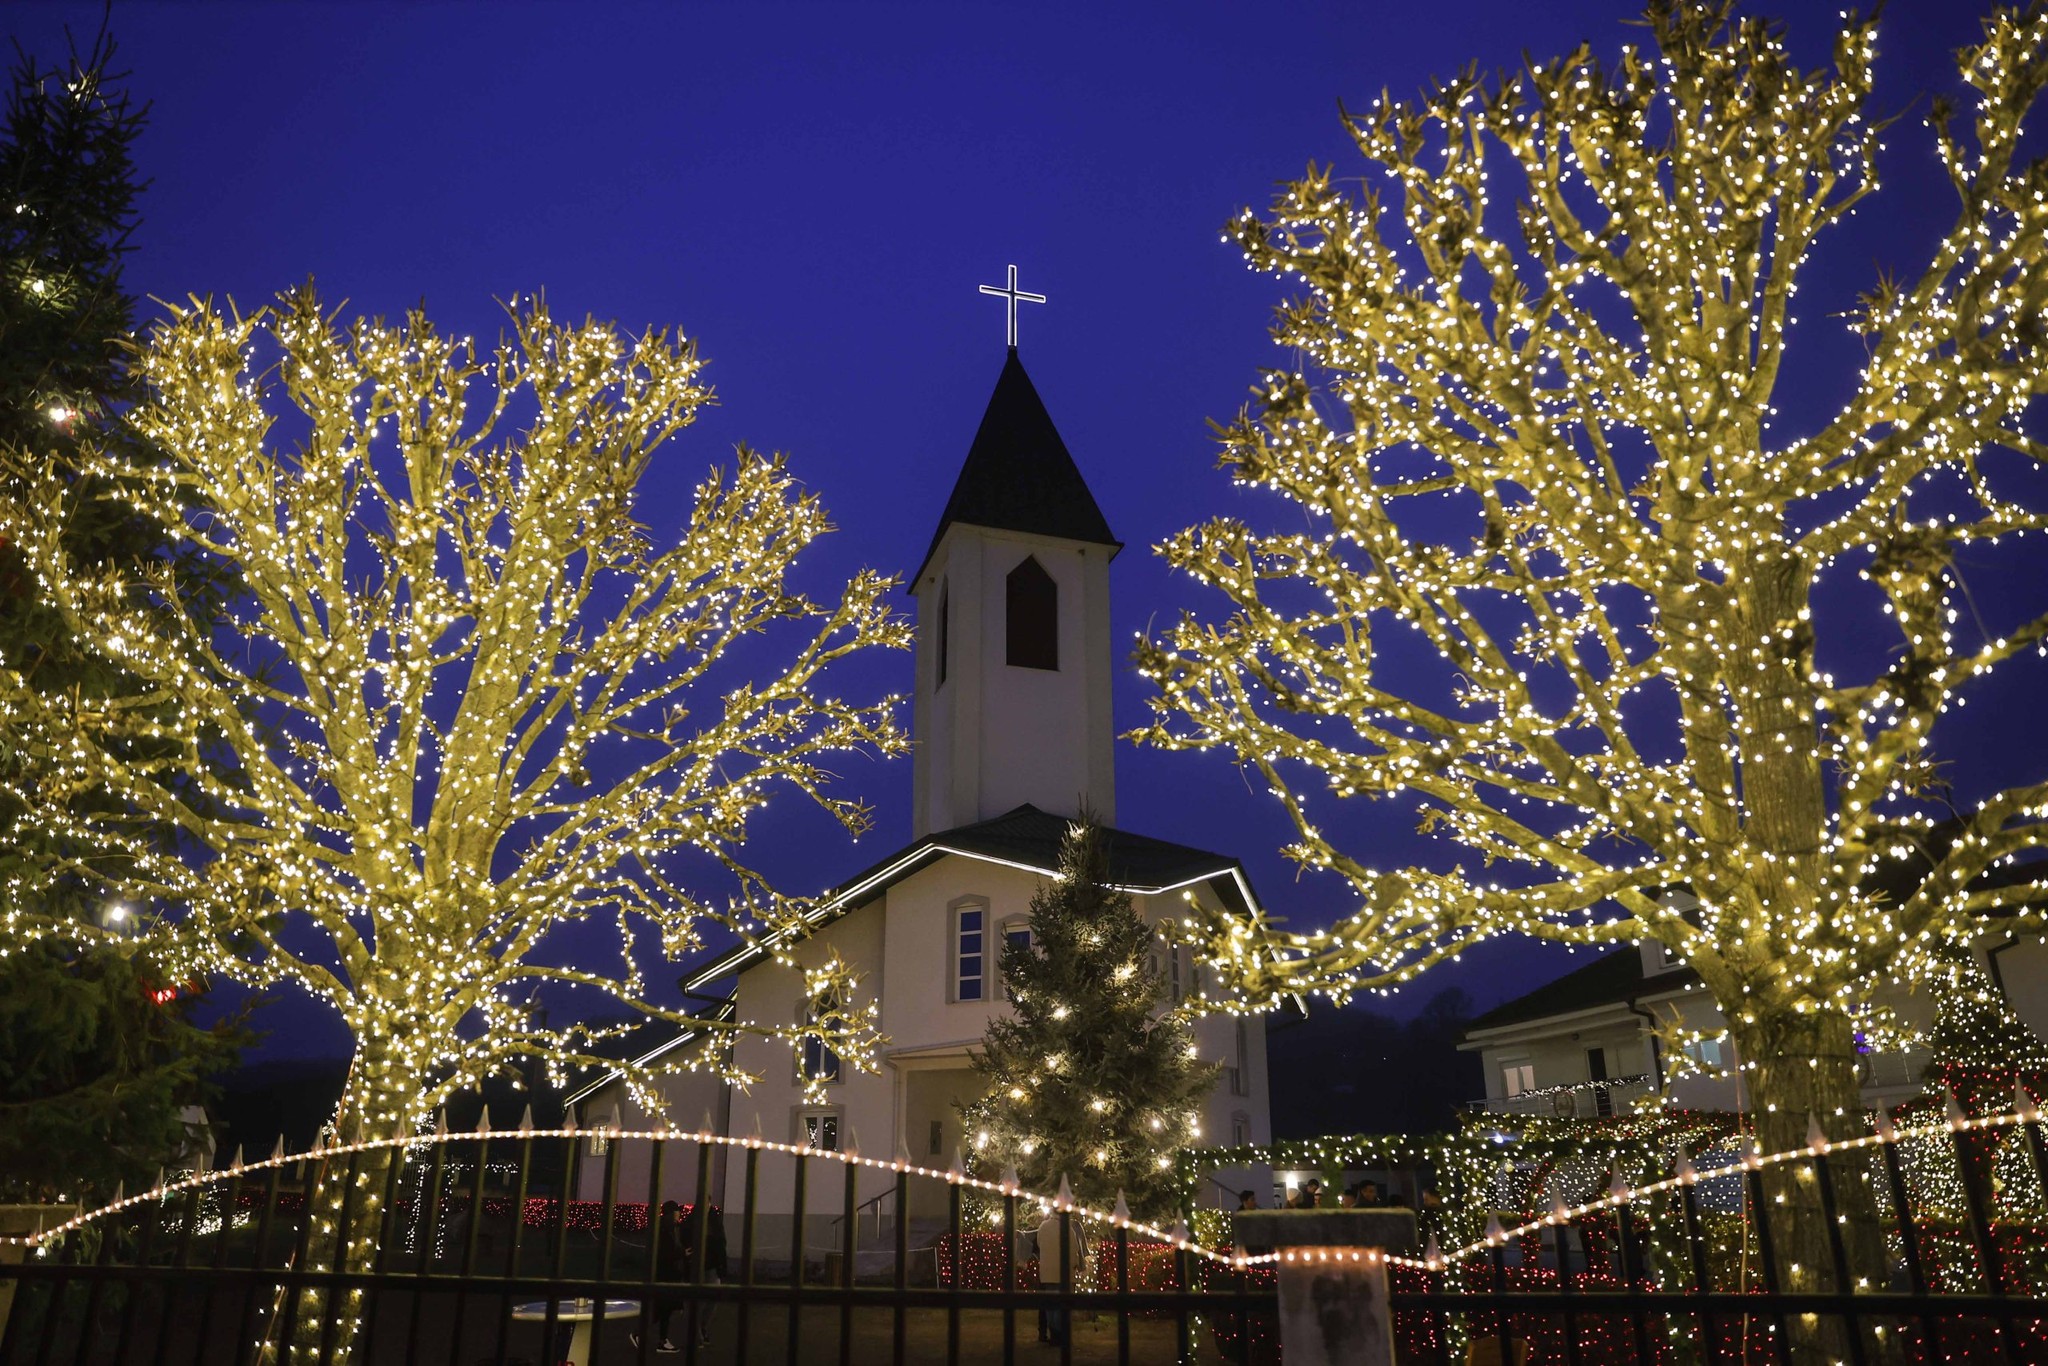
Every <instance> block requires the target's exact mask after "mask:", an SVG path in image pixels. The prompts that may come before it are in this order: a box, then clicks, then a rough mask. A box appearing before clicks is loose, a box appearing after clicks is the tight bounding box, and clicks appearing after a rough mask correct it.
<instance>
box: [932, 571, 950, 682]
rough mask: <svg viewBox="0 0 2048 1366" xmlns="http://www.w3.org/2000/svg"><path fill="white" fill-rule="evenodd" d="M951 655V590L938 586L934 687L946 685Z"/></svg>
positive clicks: (945, 586) (948, 585) (947, 586)
mask: <svg viewBox="0 0 2048 1366" xmlns="http://www.w3.org/2000/svg"><path fill="white" fill-rule="evenodd" d="M952 653H953V589H952V586H951V585H950V584H946V583H941V584H940V585H939V650H938V655H939V678H938V682H937V683H935V684H933V685H932V686H934V687H940V688H943V687H944V686H945V685H946V664H947V662H948V659H949V657H950V656H951V655H952Z"/></svg>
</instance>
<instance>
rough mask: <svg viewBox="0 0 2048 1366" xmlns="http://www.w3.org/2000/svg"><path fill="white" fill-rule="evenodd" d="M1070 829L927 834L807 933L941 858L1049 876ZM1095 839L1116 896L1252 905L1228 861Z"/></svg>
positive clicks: (1028, 814) (600, 1077)
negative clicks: (1211, 896)
mask: <svg viewBox="0 0 2048 1366" xmlns="http://www.w3.org/2000/svg"><path fill="white" fill-rule="evenodd" d="M1070 824H1072V822H1071V821H1070V820H1068V819H1067V818H1066V817H1065V816H1055V815H1052V814H1050V813H1049V812H1045V811H1040V810H1039V809H1038V808H1037V807H1035V806H1032V805H1031V804H1029V803H1028V802H1027V803H1026V804H1024V805H1023V806H1020V807H1017V808H1015V809H1014V810H1010V811H1005V812H1004V813H1003V814H1002V815H1000V816H995V817H992V818H990V819H988V820H985V821H976V822H975V823H974V824H972V825H962V826H956V827H955V828H953V829H951V830H941V831H940V832H938V833H937V834H935V835H926V836H925V837H924V838H923V839H921V840H917V841H915V842H913V843H912V844H910V845H909V846H907V847H906V848H904V849H901V850H899V851H897V852H896V853H895V854H892V855H890V856H889V857H888V858H885V859H883V860H882V861H881V862H880V863H877V864H875V865H874V866H873V867H871V868H869V869H867V870H866V871H865V872H863V873H861V874H860V875H858V876H857V877H854V878H851V879H849V880H848V881H846V882H844V883H842V884H840V886H839V887H838V888H836V889H835V890H833V891H832V892H830V893H829V894H827V895H826V896H824V897H823V898H821V899H820V900H819V903H818V908H817V910H816V911H815V912H814V913H813V914H812V916H811V920H810V924H811V927H812V928H813V929H815V928H817V927H818V926H820V925H825V924H829V923H830V922H832V921H834V920H837V919H838V918H839V917H840V916H843V915H845V914H846V913H847V912H849V911H855V910H858V909H860V908H861V907H862V906H865V905H867V904H869V903H870V902H872V901H874V900H875V899H876V898H877V897H879V896H881V895H882V894H883V893H884V892H886V891H888V890H889V888H891V887H893V886H895V885H896V884H897V883H899V882H901V881H902V880H903V879H904V878H907V877H909V876H910V875H911V874H912V873H915V872H917V871H918V870H919V869H921V868H925V867H928V866H930V865H931V864H933V863H936V862H937V861H938V860H940V859H942V858H944V857H946V856H947V855H948V854H951V855H954V856H957V857H960V858H970V859H983V860H986V861H987V862H990V863H1000V864H1005V865H1007V866H1009V867H1013V868H1022V869H1025V870H1026V871H1028V872H1034V873H1045V874H1048V875H1049V874H1051V873H1053V872H1055V871H1057V870H1058V868H1059V854H1060V843H1061V841H1063V840H1064V839H1065V838H1066V834H1067V827H1068V826H1069V825H1070ZM1102 839H1103V844H1104V845H1105V846H1106V848H1105V852H1106V853H1107V854H1108V856H1109V876H1110V881H1111V885H1112V886H1115V887H1116V888H1118V889H1119V890H1122V891H1126V892H1137V893H1144V894H1153V895H1156V894H1157V893H1160V892H1170V891H1172V890H1173V889H1175V888H1176V887H1186V886H1189V885H1191V884H1193V883H1197V882H1205V881H1209V880H1211V879H1214V880H1216V885H1217V890H1218V891H1219V892H1220V893H1221V894H1222V896H1223V899H1224V901H1225V902H1226V903H1227V904H1228V905H1229V906H1230V909H1231V910H1233V911H1237V912H1240V913H1245V912H1249V911H1250V910H1251V909H1252V907H1253V905H1254V904H1255V903H1254V899H1253V896H1252V887H1251V883H1250V881H1249V880H1248V879H1247V878H1246V877H1245V875H1244V866H1243V865H1242V864H1240V863H1239V862H1238V861H1237V860H1236V859H1234V858H1226V857H1224V856H1223V855H1222V854H1211V853H1208V852H1206V851H1204V850H1201V849H1194V848H1190V847H1189V846H1187V845H1185V844H1174V843H1172V842H1170V841H1168V840H1156V839H1153V838H1151V837H1150V836H1149V835H1134V834H1132V833H1131V832H1129V831H1128V830H1113V829H1108V828H1104V830H1103V831H1102ZM766 956H767V946H763V945H755V944H742V945H740V946H739V947H737V948H733V949H728V950H726V951H725V952H723V953H720V954H718V955H717V956H715V957H713V958H712V959H711V960H710V961H708V962H706V963H705V964H703V965H702V966H700V967H698V968H697V969H695V970H694V971H692V972H689V973H686V974H685V975H684V977H683V979H682V986H683V989H684V990H685V991H698V990H701V989H702V988H704V987H706V986H708V985H710V984H711V983H713V982H716V981H718V980H719V979H720V978H722V977H731V976H734V975H736V974H738V973H742V972H745V971H746V970H747V969H748V968H750V967H753V966H754V965H755V964H756V963H759V962H760V961H761V960H762V959H763V958H765V957H766ZM733 1009H734V1007H733V1003H732V1002H731V1001H730V1000H728V1001H727V1002H726V1003H725V1004H724V1005H723V1006H721V1007H719V1008H718V1010H717V1012H716V1013H715V1015H714V1018H716V1019H719V1020H730V1019H732V1017H733ZM698 1032H699V1031H697V1030H691V1031H689V1032H686V1033H683V1032H679V1033H678V1034H677V1035H676V1036H675V1037H672V1038H669V1039H666V1040H664V1041H663V1042H661V1043H660V1044H658V1045H657V1046H655V1047H654V1048H652V1049H651V1050H649V1051H648V1052H647V1053H645V1054H643V1055H642V1056H641V1057H639V1058H638V1059H637V1061H638V1062H641V1063H643V1064H644V1063H647V1062H649V1061H651V1060H653V1059H654V1058H657V1057H659V1056H660V1055H661V1054H663V1053H665V1052H667V1051H668V1050H670V1049H672V1048H676V1047H679V1046H680V1045H682V1044H684V1043H687V1042H689V1041H690V1040H691V1039H693V1038H695V1037H696V1036H697V1034H698ZM618 1075H619V1074H618V1072H617V1070H616V1069H614V1070H612V1071H609V1072H599V1073H597V1074H596V1075H595V1076H594V1077H592V1078H591V1079H589V1080H587V1081H585V1082H584V1083H583V1084H582V1085H581V1086H580V1087H579V1088H578V1089H577V1091H576V1093H575V1094H574V1095H572V1096H571V1097H570V1098H569V1103H570V1104H572V1105H573V1104H574V1103H575V1102H577V1101H579V1100H581V1099H583V1098H584V1097H586V1096H588V1095H590V1094H592V1093H593V1092H595V1091H596V1090H598V1089H599V1088H600V1087H602V1086H604V1085H606V1084H607V1083H609V1082H610V1081H611V1080H612V1079H613V1078H614V1077H616V1076H618Z"/></svg>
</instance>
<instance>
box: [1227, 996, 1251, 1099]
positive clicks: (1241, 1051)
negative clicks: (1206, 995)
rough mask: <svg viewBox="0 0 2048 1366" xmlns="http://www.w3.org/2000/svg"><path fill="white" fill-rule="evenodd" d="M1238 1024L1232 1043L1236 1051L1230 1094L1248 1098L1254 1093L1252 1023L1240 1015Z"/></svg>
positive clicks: (1231, 1074) (1233, 1056) (1232, 1067)
mask: <svg viewBox="0 0 2048 1366" xmlns="http://www.w3.org/2000/svg"><path fill="white" fill-rule="evenodd" d="M1236 1024H1237V1031H1236V1035H1237V1036H1236V1038H1235V1039H1234V1040H1233V1041H1232V1042H1233V1046H1234V1048H1235V1050H1236V1051H1235V1052H1234V1053H1233V1055H1232V1059H1233V1060H1232V1063H1231V1067H1230V1094H1231V1095H1233V1096H1248V1095H1250V1094H1251V1093H1252V1067H1251V1051H1252V1022H1251V1021H1250V1020H1247V1019H1246V1018H1245V1017H1244V1016H1242V1015H1240V1016H1238V1017H1237V1020H1236Z"/></svg>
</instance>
